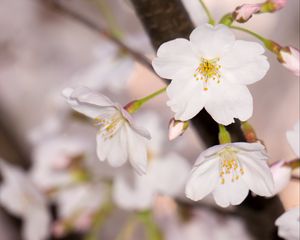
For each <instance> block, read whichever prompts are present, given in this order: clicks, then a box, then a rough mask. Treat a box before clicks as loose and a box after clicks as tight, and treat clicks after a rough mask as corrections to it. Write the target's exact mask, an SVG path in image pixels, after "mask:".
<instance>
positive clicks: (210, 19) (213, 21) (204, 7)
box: [199, 0, 215, 25]
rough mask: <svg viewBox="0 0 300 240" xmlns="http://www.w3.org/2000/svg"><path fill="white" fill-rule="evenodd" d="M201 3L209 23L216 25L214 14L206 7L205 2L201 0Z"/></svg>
mask: <svg viewBox="0 0 300 240" xmlns="http://www.w3.org/2000/svg"><path fill="white" fill-rule="evenodd" d="M199 3H200V4H201V6H202V7H203V9H204V11H205V13H206V15H207V17H208V23H209V24H211V25H215V20H214V18H213V16H212V14H211V13H210V11H209V9H208V7H207V6H206V5H205V3H204V1H203V0H199Z"/></svg>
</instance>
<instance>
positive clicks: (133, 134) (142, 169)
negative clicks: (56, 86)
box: [63, 87, 151, 174]
mask: <svg viewBox="0 0 300 240" xmlns="http://www.w3.org/2000/svg"><path fill="white" fill-rule="evenodd" d="M63 94H64V96H65V97H66V99H67V101H68V103H69V104H70V106H71V107H72V108H73V109H74V110H75V111H78V112H80V113H82V114H84V115H86V116H87V117H89V118H92V119H93V120H94V121H95V124H96V126H97V127H98V128H99V130H98V133H97V155H98V158H99V159H100V160H101V161H104V160H105V159H107V161H108V162H109V164H110V165H111V166H113V167H119V166H121V165H123V164H124V163H125V162H126V161H127V160H129V162H130V164H131V165H132V166H133V168H134V169H135V171H136V172H137V173H139V174H145V173H146V169H147V150H146V140H147V139H150V138H151V137H150V134H149V133H148V131H147V130H144V129H143V128H140V127H138V126H137V125H136V124H135V122H134V120H133V118H132V117H131V115H130V114H129V113H128V112H127V111H126V110H125V109H124V108H122V107H121V106H120V105H119V104H116V103H113V102H112V101H111V100H110V99H109V98H107V97H106V96H104V95H102V94H98V93H95V92H93V91H91V90H89V89H88V88H84V87H80V88H76V89H75V90H74V89H71V88H68V89H65V90H64V91H63Z"/></svg>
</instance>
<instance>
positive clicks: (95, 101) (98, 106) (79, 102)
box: [63, 87, 118, 119]
mask: <svg viewBox="0 0 300 240" xmlns="http://www.w3.org/2000/svg"><path fill="white" fill-rule="evenodd" d="M63 95H64V97H65V98H66V99H67V101H68V103H69V104H70V105H71V107H72V108H73V109H74V110H75V111H77V112H80V113H82V114H84V115H86V116H88V117H90V118H93V119H95V118H96V117H98V116H100V115H103V114H104V115H107V114H109V115H111V114H114V113H115V112H116V111H118V110H117V108H116V106H115V105H116V104H114V103H113V102H112V101H111V100H110V99H109V98H107V97H106V96H104V95H102V94H99V93H95V92H93V91H91V90H90V89H88V88H86V87H78V88H76V89H72V88H66V89H64V90H63Z"/></svg>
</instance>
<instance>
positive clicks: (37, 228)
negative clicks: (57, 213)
mask: <svg viewBox="0 0 300 240" xmlns="http://www.w3.org/2000/svg"><path fill="white" fill-rule="evenodd" d="M28 210H29V209H28ZM50 220H51V219H50V214H49V213H48V212H47V209H46V208H32V209H30V211H29V214H28V215H27V216H26V217H25V219H24V225H23V229H22V235H23V237H24V239H25V240H45V239H47V237H48V236H49V234H50V232H49V231H50Z"/></svg>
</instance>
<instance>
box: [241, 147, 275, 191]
mask: <svg viewBox="0 0 300 240" xmlns="http://www.w3.org/2000/svg"><path fill="white" fill-rule="evenodd" d="M237 155H238V158H239V160H240V162H241V165H242V167H243V168H244V172H245V173H244V175H242V179H243V180H244V181H245V182H246V183H247V185H248V186H249V188H250V190H251V191H252V192H254V193H256V194H257V195H259V196H266V197H270V196H272V195H273V194H274V181H273V176H272V173H271V170H270V168H269V167H268V165H267V162H266V160H267V157H266V156H264V154H261V153H260V152H259V151H257V152H247V153H246V152H239V153H238V154H237Z"/></svg>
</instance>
